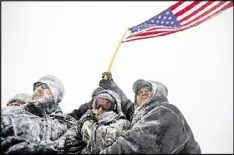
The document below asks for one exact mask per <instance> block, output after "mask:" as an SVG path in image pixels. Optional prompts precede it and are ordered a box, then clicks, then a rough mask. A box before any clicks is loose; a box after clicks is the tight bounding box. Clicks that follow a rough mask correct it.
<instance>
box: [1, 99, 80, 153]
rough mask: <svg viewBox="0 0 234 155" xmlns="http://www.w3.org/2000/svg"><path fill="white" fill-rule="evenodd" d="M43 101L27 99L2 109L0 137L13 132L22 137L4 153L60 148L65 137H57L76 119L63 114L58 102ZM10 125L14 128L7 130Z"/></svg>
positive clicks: (45, 151)
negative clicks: (25, 101)
mask: <svg viewBox="0 0 234 155" xmlns="http://www.w3.org/2000/svg"><path fill="white" fill-rule="evenodd" d="M39 102H41V103H39ZM42 102H44V103H42ZM45 102H46V101H36V102H29V103H27V104H25V105H24V106H22V107H16V106H13V107H5V108H3V109H2V111H1V128H2V129H3V130H1V138H7V137H8V136H15V137H16V138H18V139H22V140H24V142H22V143H18V144H15V145H13V146H11V147H10V148H9V149H7V150H6V151H5V152H4V153H20V152H21V153H22V152H23V153H38V152H40V153H43V152H44V153H51V152H53V153H56V152H58V151H60V150H61V151H62V150H63V147H64V139H59V138H60V137H61V136H62V135H63V134H64V133H65V132H66V131H67V130H68V129H69V128H70V127H71V126H72V125H73V124H75V123H76V122H77V121H76V120H75V119H74V118H73V117H71V116H69V115H66V114H63V113H62V111H61V108H60V107H59V105H58V104H56V103H49V102H47V103H45ZM42 105H43V106H42ZM48 112H49V113H48ZM9 127H12V129H13V132H9V133H8V131H6V130H7V129H9ZM9 134H10V135H9Z"/></svg>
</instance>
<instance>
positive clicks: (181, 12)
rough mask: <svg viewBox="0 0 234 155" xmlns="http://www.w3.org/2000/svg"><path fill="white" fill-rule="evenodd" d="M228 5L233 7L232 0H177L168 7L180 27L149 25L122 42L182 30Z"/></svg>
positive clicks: (216, 13) (224, 8) (201, 21)
mask: <svg viewBox="0 0 234 155" xmlns="http://www.w3.org/2000/svg"><path fill="white" fill-rule="evenodd" d="M230 7H233V1H224V0H223V1H213V0H210V1H190V2H188V1H186V2H185V1H179V2H177V3H175V4H174V5H172V6H171V7H170V9H171V11H172V12H173V13H174V15H175V16H176V18H177V20H178V21H179V23H180V24H181V25H182V27H180V28H169V27H158V26H157V27H151V28H148V29H144V30H143V31H140V32H136V33H133V34H131V35H130V36H128V37H127V38H126V39H124V40H123V41H122V42H129V41H134V40H140V39H147V38H153V37H159V36H165V35H169V34H173V33H176V32H180V31H184V30H186V29H189V28H192V27H194V26H197V25H199V24H201V23H203V22H204V21H206V20H209V19H211V18H213V17H215V16H216V15H218V14H219V13H221V12H222V11H224V10H226V9H228V8H230Z"/></svg>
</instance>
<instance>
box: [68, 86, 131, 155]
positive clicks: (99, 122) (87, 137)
mask: <svg viewBox="0 0 234 155" xmlns="http://www.w3.org/2000/svg"><path fill="white" fill-rule="evenodd" d="M129 125H130V122H129V121H128V120H126V117H125V115H124V114H123V113H122V110H121V100H120V98H119V96H118V95H117V94H116V93H115V92H113V91H111V90H102V91H101V92H99V93H98V94H97V95H96V96H95V97H94V100H93V102H92V110H90V109H89V110H88V111H87V112H86V113H85V114H84V115H83V116H82V117H81V118H80V120H79V125H78V126H76V130H81V131H80V133H81V136H82V140H83V141H84V142H85V144H86V147H85V148H84V149H83V150H82V151H81V154H90V153H91V154H97V153H99V152H100V151H101V150H103V149H105V148H106V147H108V146H110V145H111V144H112V143H113V142H114V141H115V140H116V139H117V137H119V136H120V135H122V134H123V133H124V132H125V131H127V130H128V128H129ZM75 142H76V140H75V139H74V140H73V141H72V137H70V143H75ZM70 146H72V145H70ZM67 147H69V146H67ZM74 149H75V148H74Z"/></svg>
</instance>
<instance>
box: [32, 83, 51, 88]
mask: <svg viewBox="0 0 234 155" xmlns="http://www.w3.org/2000/svg"><path fill="white" fill-rule="evenodd" d="M38 87H41V88H42V89H49V87H48V86H47V84H45V83H37V84H36V85H35V89H37V88H38Z"/></svg>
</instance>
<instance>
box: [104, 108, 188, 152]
mask: <svg viewBox="0 0 234 155" xmlns="http://www.w3.org/2000/svg"><path fill="white" fill-rule="evenodd" d="M187 140H188V136H187V132H186V129H185V127H184V122H183V121H182V120H181V119H180V118H179V117H178V116H177V115H176V114H175V113H174V112H173V111H171V110H170V109H168V108H166V107H163V106H161V107H159V108H157V109H153V110H151V111H150V112H149V113H148V114H146V115H144V116H143V117H142V118H141V120H139V121H138V122H137V123H136V124H135V125H134V126H133V127H132V128H131V129H130V130H129V131H127V132H126V134H124V135H123V136H121V137H119V138H118V139H117V140H116V141H115V143H113V144H112V145H111V146H109V147H107V148H106V149H105V150H103V151H101V152H100V154H113V153H116V154H131V153H141V154H163V153H165V154H171V153H176V152H178V151H179V150H180V149H182V148H183V147H184V145H185V144H186V142H187Z"/></svg>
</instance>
